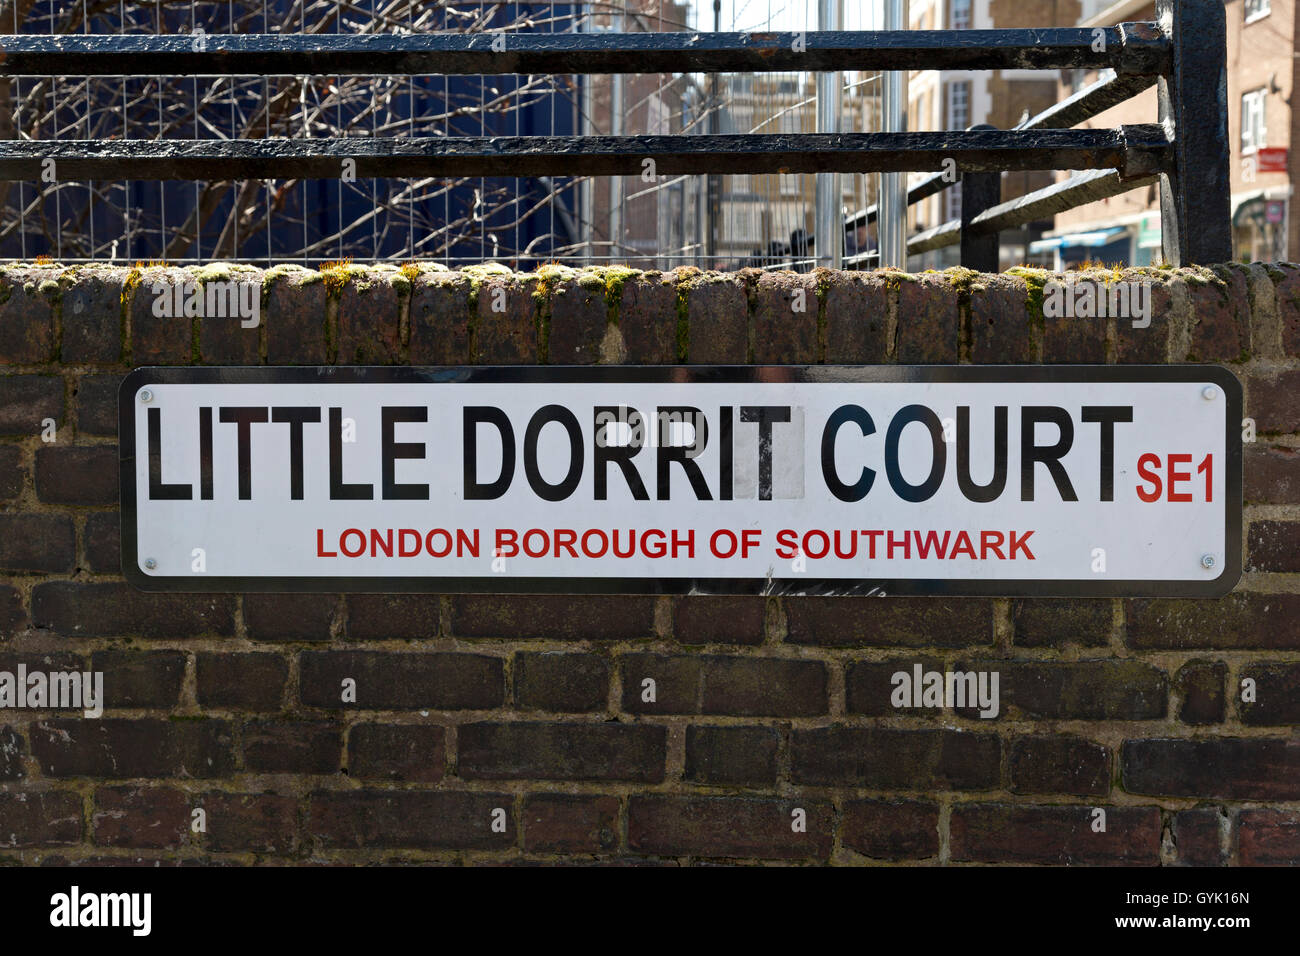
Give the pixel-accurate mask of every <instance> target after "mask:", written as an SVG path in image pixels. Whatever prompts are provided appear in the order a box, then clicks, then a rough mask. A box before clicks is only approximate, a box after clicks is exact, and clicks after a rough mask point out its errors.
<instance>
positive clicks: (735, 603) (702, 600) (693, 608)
mask: <svg viewBox="0 0 1300 956" xmlns="http://www.w3.org/2000/svg"><path fill="white" fill-rule="evenodd" d="M766 607H767V602H766V600H765V599H764V598H761V597H730V596H708V597H703V596H701V597H685V598H679V599H678V600H677V602H676V603H675V604H674V606H673V637H674V638H676V640H677V642H678V643H680V644H761V643H762V642H763V621H764V618H765V616H766V613H767V612H766Z"/></svg>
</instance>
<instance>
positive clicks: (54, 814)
mask: <svg viewBox="0 0 1300 956" xmlns="http://www.w3.org/2000/svg"><path fill="white" fill-rule="evenodd" d="M82 832H83V826H82V818H81V797H80V796H79V795H77V794H75V793H68V792H66V791H63V790H37V791H23V792H20V793H0V847H6V848H11V849H16V848H19V847H27V846H71V845H72V844H75V843H80V842H81V838H82Z"/></svg>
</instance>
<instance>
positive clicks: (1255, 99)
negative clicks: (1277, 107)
mask: <svg viewBox="0 0 1300 956" xmlns="http://www.w3.org/2000/svg"><path fill="white" fill-rule="evenodd" d="M1256 118H1258V120H1259V122H1258V124H1257V123H1255V122H1254V120H1255V119H1256ZM1267 145H1268V89H1267V88H1266V87H1260V88H1259V89H1257V90H1248V91H1247V92H1245V93H1242V94H1241V155H1243V156H1250V155H1252V154H1254V153H1257V152H1259V151H1260V150H1261V149H1262V148H1264V147H1265V146H1267Z"/></svg>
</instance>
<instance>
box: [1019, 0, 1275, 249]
mask: <svg viewBox="0 0 1300 956" xmlns="http://www.w3.org/2000/svg"><path fill="white" fill-rule="evenodd" d="M1225 6H1226V8H1227V20H1228V59H1227V63H1228V138H1229V145H1230V146H1231V150H1232V163H1231V169H1232V222H1233V255H1234V257H1235V258H1237V259H1240V260H1244V261H1248V262H1249V261H1252V260H1286V259H1289V258H1294V256H1295V254H1296V250H1297V249H1300V236H1298V235H1297V231H1296V230H1297V224H1296V222H1295V220H1294V217H1293V216H1292V215H1291V213H1290V198H1291V182H1292V178H1293V170H1294V168H1295V166H1294V164H1295V158H1294V157H1292V156H1291V155H1290V144H1291V138H1292V131H1293V129H1294V128H1295V127H1294V124H1295V123H1296V117H1295V115H1294V114H1293V111H1292V109H1291V106H1290V100H1291V96H1292V90H1293V89H1294V88H1295V74H1296V69H1297V66H1296V62H1297V61H1296V54H1297V51H1298V50H1300V47H1297V45H1296V8H1295V3H1294V0H1229V2H1228V3H1227V4H1226V5H1225ZM1085 13H1086V11H1085ZM1154 18H1155V5H1154V4H1152V3H1146V2H1141V0H1128V2H1120V3H1115V4H1113V5H1111V6H1109V7H1107V8H1106V9H1104V10H1100V11H1096V12H1094V13H1092V14H1091V15H1087V16H1085V17H1084V18H1082V19H1081V20H1080V21H1079V23H1080V25H1082V26H1104V25H1112V24H1115V23H1120V22H1123V21H1131V20H1151V19H1154ZM1095 79H1096V75H1095V73H1092V72H1090V71H1084V70H1077V71H1072V72H1070V73H1067V74H1065V75H1064V76H1063V79H1062V84H1061V91H1060V96H1061V97H1064V96H1067V95H1069V94H1070V93H1071V92H1072V91H1073V90H1076V89H1079V88H1081V87H1082V86H1083V85H1085V84H1087V83H1089V82H1092V81H1093V80H1095ZM1157 113H1158V110H1157V102H1156V90H1155V87H1152V88H1151V89H1149V90H1146V91H1145V92H1143V93H1141V94H1140V95H1138V96H1136V97H1134V98H1132V99H1131V100H1127V101H1125V102H1124V103H1121V104H1120V105H1118V106H1116V107H1114V108H1113V109H1110V110H1107V111H1106V112H1105V113H1102V114H1100V115H1099V116H1097V117H1096V118H1094V119H1093V120H1091V121H1089V122H1088V123H1084V124H1081V127H1080V128H1089V127H1095V128H1101V127H1115V126H1118V125H1120V124H1124V123H1154V122H1156V120H1157ZM1061 175H1062V176H1064V175H1068V174H1061ZM1036 248H1037V250H1038V251H1040V252H1050V253H1052V254H1053V255H1054V256H1055V257H1056V262H1055V264H1056V265H1058V266H1060V267H1069V266H1071V265H1073V264H1076V263H1079V262H1082V261H1085V260H1089V259H1090V260H1093V261H1101V262H1107V263H1110V262H1117V263H1123V264H1128V265H1148V264H1150V263H1152V262H1158V261H1159V260H1160V258H1161V252H1160V195H1159V189H1158V188H1157V187H1156V186H1147V187H1143V188H1140V189H1135V190H1131V191H1129V192H1127V193H1123V194H1121V195H1119V196H1113V197H1111V198H1110V199H1104V200H1100V201H1098V202H1094V203H1090V204H1088V205H1086V206H1081V207H1079V208H1077V209H1072V210H1070V211H1068V212H1064V213H1061V214H1059V215H1058V216H1057V217H1056V223H1055V226H1054V228H1053V229H1052V230H1051V232H1049V233H1048V234H1047V237H1046V238H1045V239H1044V240H1042V241H1041V242H1040V243H1038V244H1037V247H1036Z"/></svg>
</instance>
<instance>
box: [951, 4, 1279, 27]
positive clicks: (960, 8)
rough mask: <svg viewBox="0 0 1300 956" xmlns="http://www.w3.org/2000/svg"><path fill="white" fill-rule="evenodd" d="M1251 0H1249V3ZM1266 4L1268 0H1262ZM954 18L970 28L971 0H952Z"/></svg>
mask: <svg viewBox="0 0 1300 956" xmlns="http://www.w3.org/2000/svg"><path fill="white" fill-rule="evenodd" d="M1249 2H1250V0H1247V3H1249ZM1262 2H1264V3H1265V4H1267V3H1268V0H1262ZM949 18H950V19H951V20H952V29H954V30H969V29H970V0H952V11H951V13H950V14H949Z"/></svg>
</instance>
